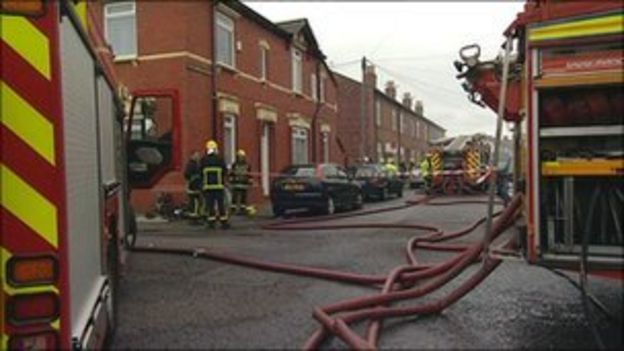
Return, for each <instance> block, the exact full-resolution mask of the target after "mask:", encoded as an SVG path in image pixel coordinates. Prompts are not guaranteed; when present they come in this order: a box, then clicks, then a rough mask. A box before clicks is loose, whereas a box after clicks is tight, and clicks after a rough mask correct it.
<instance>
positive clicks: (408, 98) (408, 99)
mask: <svg viewBox="0 0 624 351" xmlns="http://www.w3.org/2000/svg"><path fill="white" fill-rule="evenodd" d="M403 106H405V107H406V108H407V109H408V110H411V109H412V94H410V93H404V94H403Z"/></svg>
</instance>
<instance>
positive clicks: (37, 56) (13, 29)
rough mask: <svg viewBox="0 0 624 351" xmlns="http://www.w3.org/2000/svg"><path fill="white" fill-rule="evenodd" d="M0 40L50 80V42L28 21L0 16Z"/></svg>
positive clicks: (22, 18) (15, 17)
mask: <svg viewBox="0 0 624 351" xmlns="http://www.w3.org/2000/svg"><path fill="white" fill-rule="evenodd" d="M0 28H2V31H0V38H2V40H3V41H4V42H5V43H7V45H9V46H10V47H11V48H13V50H15V51H16V52H17V53H18V54H19V55H20V56H21V57H22V58H24V60H26V61H27V62H28V63H29V64H30V65H31V66H33V67H34V68H35V69H36V70H37V71H38V72H39V73H41V75H43V76H44V77H45V78H46V79H47V80H50V77H51V74H50V42H49V40H48V37H47V36H46V35H45V34H44V33H42V32H41V31H40V30H39V29H38V28H37V27H35V26H34V25H33V24H32V23H30V21H29V20H27V19H26V18H24V17H20V16H0Z"/></svg>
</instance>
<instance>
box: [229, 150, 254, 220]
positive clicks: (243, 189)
mask: <svg viewBox="0 0 624 351" xmlns="http://www.w3.org/2000/svg"><path fill="white" fill-rule="evenodd" d="M250 170H251V168H250V166H249V164H248V163H247V160H246V159H245V157H242V156H237V157H236V162H234V163H233V164H232V168H231V169H230V185H231V189H232V205H231V208H232V210H233V211H236V213H238V214H241V213H247V190H248V189H249V185H250V178H249V171H250Z"/></svg>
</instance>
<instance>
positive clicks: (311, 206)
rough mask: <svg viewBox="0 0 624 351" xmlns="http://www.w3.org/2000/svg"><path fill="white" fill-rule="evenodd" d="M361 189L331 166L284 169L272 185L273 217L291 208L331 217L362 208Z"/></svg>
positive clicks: (295, 166) (338, 167)
mask: <svg viewBox="0 0 624 351" xmlns="http://www.w3.org/2000/svg"><path fill="white" fill-rule="evenodd" d="M363 200H364V197H363V194H362V189H361V187H360V186H359V185H358V184H357V183H356V182H355V181H353V180H352V179H351V178H349V177H348V175H347V173H346V171H345V170H344V168H342V167H341V166H339V165H336V164H332V163H322V164H319V165H310V164H308V165H293V166H289V167H286V168H285V169H284V170H283V171H282V172H281V174H280V176H279V177H278V178H277V179H275V180H274V181H273V183H272V184H271V203H272V205H273V214H275V215H276V216H281V215H283V214H284V213H285V212H286V211H288V210H292V209H308V210H311V211H315V212H319V213H322V214H333V213H334V212H335V211H336V210H338V209H341V210H345V209H358V208H361V207H362V203H363Z"/></svg>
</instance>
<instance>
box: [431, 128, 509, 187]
mask: <svg viewBox="0 0 624 351" xmlns="http://www.w3.org/2000/svg"><path fill="white" fill-rule="evenodd" d="M493 145H494V144H493V141H492V137H488V136H487V135H485V134H474V135H458V136H455V137H445V138H441V139H437V140H432V141H431V142H430V143H429V146H430V160H431V171H432V180H431V191H433V192H436V193H443V194H446V195H453V194H463V193H468V194H472V193H479V192H483V191H485V189H486V187H487V184H488V182H487V180H488V179H489V175H490V174H491V171H490V169H489V165H488V161H489V158H490V156H491V153H492V150H493ZM507 154H508V153H507ZM507 158H509V155H507Z"/></svg>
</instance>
